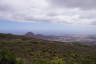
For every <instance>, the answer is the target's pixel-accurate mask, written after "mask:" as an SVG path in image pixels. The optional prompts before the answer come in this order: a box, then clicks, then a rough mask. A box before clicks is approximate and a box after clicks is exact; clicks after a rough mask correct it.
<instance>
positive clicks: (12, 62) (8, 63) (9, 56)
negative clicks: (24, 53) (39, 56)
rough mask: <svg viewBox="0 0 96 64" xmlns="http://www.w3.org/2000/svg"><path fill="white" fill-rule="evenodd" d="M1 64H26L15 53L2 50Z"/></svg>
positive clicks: (0, 51)
mask: <svg viewBox="0 0 96 64" xmlns="http://www.w3.org/2000/svg"><path fill="white" fill-rule="evenodd" d="M0 64H24V61H23V60H22V59H20V58H17V57H16V55H15V53H14V52H11V51H9V50H7V49H3V50H0Z"/></svg>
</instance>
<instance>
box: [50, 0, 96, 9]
mask: <svg viewBox="0 0 96 64" xmlns="http://www.w3.org/2000/svg"><path fill="white" fill-rule="evenodd" d="M49 2H51V4H52V5H55V6H59V7H69V8H81V9H95V8H96V0H49Z"/></svg>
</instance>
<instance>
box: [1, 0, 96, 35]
mask: <svg viewBox="0 0 96 64" xmlns="http://www.w3.org/2000/svg"><path fill="white" fill-rule="evenodd" d="M28 31H32V32H42V33H44V32H45V33H50V34H54V33H56V32H58V34H61V33H68V34H72V33H74V34H77V33H78V34H96V0H0V32H6V33H8V32H10V33H20V32H21V33H23V32H28ZM56 34H57V33H56Z"/></svg>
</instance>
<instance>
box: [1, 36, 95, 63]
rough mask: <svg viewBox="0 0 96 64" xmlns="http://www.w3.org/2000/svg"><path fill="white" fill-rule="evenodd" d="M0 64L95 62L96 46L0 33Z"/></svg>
mask: <svg viewBox="0 0 96 64" xmlns="http://www.w3.org/2000/svg"><path fill="white" fill-rule="evenodd" d="M0 64H96V47H94V46H93V47H92V46H86V45H80V44H77V43H74V44H73V43H65V42H56V41H48V40H42V39H34V38H28V37H25V36H18V35H12V34H0Z"/></svg>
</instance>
